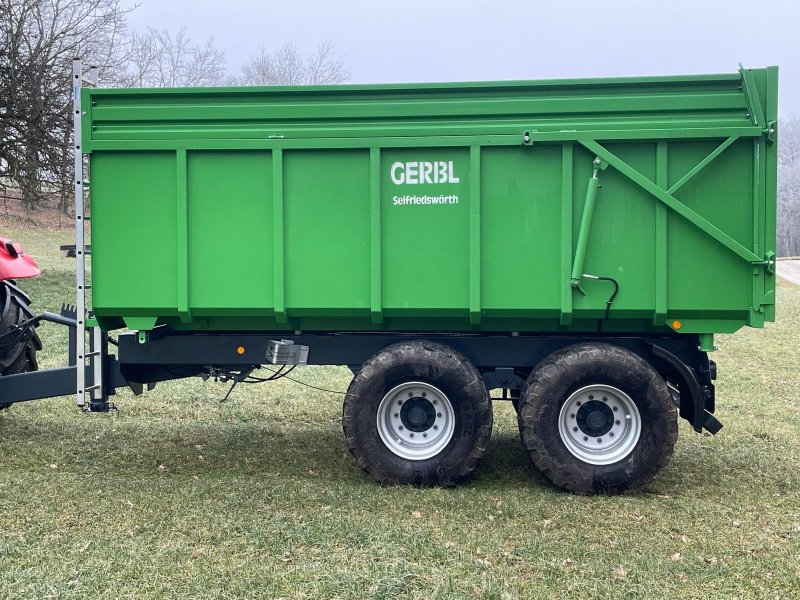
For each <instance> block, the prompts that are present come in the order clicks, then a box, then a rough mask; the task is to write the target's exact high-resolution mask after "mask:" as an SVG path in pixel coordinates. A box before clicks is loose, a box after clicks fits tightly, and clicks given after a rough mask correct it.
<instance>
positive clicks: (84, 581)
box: [0, 230, 800, 599]
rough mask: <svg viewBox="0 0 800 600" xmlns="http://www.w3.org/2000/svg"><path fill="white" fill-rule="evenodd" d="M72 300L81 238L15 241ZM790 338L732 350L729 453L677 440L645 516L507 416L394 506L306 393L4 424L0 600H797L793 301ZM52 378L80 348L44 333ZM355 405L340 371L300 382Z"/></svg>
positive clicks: (212, 396)
mask: <svg viewBox="0 0 800 600" xmlns="http://www.w3.org/2000/svg"><path fill="white" fill-rule="evenodd" d="M4 233H5V234H6V235H11V236H13V237H15V238H16V239H21V240H22V241H23V242H24V243H25V246H26V248H27V249H28V250H29V251H30V252H31V253H32V254H34V255H35V256H36V257H37V258H38V259H39V261H40V263H41V264H42V266H43V267H44V270H43V275H42V277H41V278H40V279H38V280H31V281H26V282H24V283H23V286H24V287H25V288H26V289H28V290H29V291H30V292H31V293H32V295H33V296H34V298H35V301H36V305H35V306H36V308H37V309H40V310H41V309H50V310H56V309H58V307H59V305H60V303H61V302H62V301H63V300H65V299H68V298H69V297H70V292H71V285H72V282H71V269H72V268H73V266H74V260H73V259H65V258H61V257H60V256H59V255H58V245H59V244H61V243H67V242H68V241H69V239H70V234H68V233H67V234H62V233H47V234H44V233H37V232H35V231H21V230H11V231H8V230H6V231H5V232H4ZM778 303H779V306H778V310H779V319H780V321H779V323H777V324H775V325H770V326H768V327H767V328H766V330H745V331H742V332H740V333H738V334H736V335H734V336H724V337H721V338H720V339H719V341H718V345H719V346H720V349H719V351H718V352H716V353H715V356H714V358H715V359H716V360H717V361H718V363H719V373H720V378H719V380H718V387H717V390H718V406H719V408H718V413H717V414H718V416H719V418H720V419H721V420H722V421H723V423H724V424H725V428H724V429H723V430H722V431H721V432H720V434H719V435H717V436H715V437H712V436H709V435H697V434H695V433H694V432H693V431H692V430H691V428H690V427H689V426H688V425H687V424H686V423H684V422H681V438H680V439H679V441H678V446H677V448H676V453H675V457H674V459H673V461H672V462H671V464H670V465H669V466H668V467H667V469H665V470H664V471H663V472H662V474H661V476H660V477H659V479H658V480H657V481H656V482H654V483H653V484H651V485H649V486H647V487H646V488H645V489H644V490H643V491H641V492H640V493H638V494H636V495H631V496H623V497H614V498H604V497H603V498H595V497H589V498H586V497H576V496H571V495H569V494H565V493H562V492H560V491H558V490H556V489H554V488H553V487H552V486H551V485H549V484H548V483H546V482H545V481H544V480H543V479H542V478H541V477H540V476H538V475H537V473H536V472H535V471H534V469H533V468H532V467H531V465H530V464H529V462H528V459H527V456H526V454H525V453H524V451H523V449H522V447H521V445H520V443H519V437H518V433H517V430H516V424H515V419H514V415H513V411H512V409H511V407H510V406H509V405H507V403H502V402H498V403H496V405H495V406H496V408H495V428H494V433H493V436H492V442H491V445H490V450H489V452H488V453H487V456H485V457H484V459H483V461H482V462H481V465H480V467H479V469H478V472H477V475H476V477H474V478H473V479H472V480H470V481H469V482H467V483H465V484H463V485H460V486H458V487H455V488H453V489H447V490H442V489H414V488H405V487H379V486H377V485H376V484H374V483H373V482H372V480H371V479H370V478H369V477H368V476H366V475H364V474H362V473H361V472H360V471H359V470H358V469H357V467H356V465H355V463H354V461H353V460H352V459H351V457H350V455H349V454H348V452H347V450H346V447H345V443H344V440H343V438H342V434H341V429H340V411H341V398H340V397H337V396H335V395H331V394H325V393H322V392H317V391H314V390H311V389H308V388H305V387H302V386H299V385H297V384H294V383H291V382H285V381H281V382H276V383H273V384H264V385H259V386H239V388H237V390H236V391H235V392H234V394H233V397H232V398H231V400H230V401H229V402H227V403H225V404H219V402H218V400H219V399H220V398H221V397H222V396H223V394H224V392H225V390H226V389H227V387H226V386H224V385H221V384H213V383H202V382H200V381H199V380H187V381H183V382H172V383H168V384H160V385H159V386H158V387H157V388H156V389H155V390H154V391H151V392H149V393H147V394H146V395H144V396H141V397H138V398H137V397H134V396H133V395H132V394H130V393H128V392H122V393H120V394H119V396H118V397H117V399H116V401H117V403H118V405H119V407H120V411H119V413H118V414H108V415H85V414H81V413H79V412H78V411H77V409H76V408H75V407H74V406H73V405H72V402H73V400H72V398H62V399H54V400H48V401H43V402H32V403H29V404H27V405H18V406H15V407H12V408H11V409H10V410H9V411H4V412H3V413H2V414H0V597H2V598H26V599H27V598H45V597H47V598H109V599H110V598H187V597H193V598H362V597H374V598H396V597H404V598H463V597H479V598H533V597H562V598H567V597H580V598H593V597H609V596H611V595H612V594H613V595H615V596H618V597H623V598H637V599H638V598H674V597H688V598H708V597H714V598H734V597H735V598H790V597H797V596H796V594H797V593H798V591H797V590H798V581H800V400H799V398H800V382H799V381H800V378H798V374H797V368H798V359H800V350H798V347H797V339H798V328H800V288H798V287H795V286H791V285H789V284H786V283H783V282H782V283H781V286H780V288H779V294H778ZM40 331H41V335H42V339H43V341H44V343H45V348H46V350H45V351H44V352H42V355H41V356H42V360H41V363H42V366H43V367H53V366H57V365H59V364H62V361H63V360H64V345H65V336H64V333H63V331H61V330H60V329H59V328H58V327H57V326H54V325H50V324H46V325H43V326H42V328H41V330H40ZM295 373H299V375H298V377H299V378H301V379H303V380H304V381H307V382H309V383H313V384H316V385H321V386H324V387H329V388H333V389H339V390H344V389H345V388H346V386H347V384H348V382H349V377H350V374H349V371H347V370H346V369H344V368H336V367H330V368H305V369H303V370H300V369H298V370H297V371H295Z"/></svg>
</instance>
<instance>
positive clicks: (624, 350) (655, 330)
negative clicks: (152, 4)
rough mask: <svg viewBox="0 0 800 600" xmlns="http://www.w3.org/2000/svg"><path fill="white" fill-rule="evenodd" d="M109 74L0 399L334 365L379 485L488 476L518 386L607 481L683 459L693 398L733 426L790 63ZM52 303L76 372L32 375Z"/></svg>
mask: <svg viewBox="0 0 800 600" xmlns="http://www.w3.org/2000/svg"><path fill="white" fill-rule="evenodd" d="M94 75H96V70H94V69H89V73H88V77H87V76H86V75H85V74H84V71H83V68H82V65H81V63H80V61H79V60H76V61H75V62H74V63H73V78H74V79H73V84H74V96H73V99H74V111H75V113H74V114H75V131H74V139H75V152H74V154H75V156H74V159H75V198H76V205H75V210H76V214H75V222H76V223H75V224H76V258H77V261H76V262H77V265H76V284H75V286H76V287H75V291H76V299H77V302H76V306H75V307H72V306H66V305H65V306H64V307H63V308H62V311H61V313H60V314H52V313H47V312H45V313H42V314H41V315H35V316H34V315H33V313H32V312H31V311H30V309H29V308H28V306H27V304H28V298H27V297H26V296H25V295H24V293H23V292H22V291H21V290H19V289H18V288H16V287H15V286H14V285H13V283H11V282H8V281H2V280H0V300H2V298H5V299H6V303H5V305H6V307H7V308H8V307H10V309H9V310H8V311H4V313H3V319H2V323H0V400H2V403H0V409H2V408H4V407H7V406H8V405H10V404H13V403H16V402H25V401H29V400H36V399H40V398H47V397H55V396H60V395H64V394H75V398H76V402H77V405H78V406H79V407H81V408H83V409H84V410H88V411H91V412H104V411H108V410H110V409H111V408H112V406H113V403H112V402H111V401H110V398H111V397H112V396H113V395H114V394H115V393H116V390H117V389H119V388H122V387H126V386H127V387H130V388H131V389H132V390H133V391H134V393H137V394H138V393H142V392H143V391H144V390H145V389H151V388H152V386H153V385H155V384H156V383H158V382H161V381H168V380H173V379H182V378H186V377H194V376H200V377H203V378H205V379H208V378H214V379H215V380H218V381H227V382H231V384H232V385H231V388H230V390H229V391H228V394H227V395H226V396H225V398H224V399H227V398H228V397H229V396H230V395H231V392H233V390H234V388H235V386H236V384H237V383H239V382H244V383H264V382H268V381H275V380H277V379H279V378H282V377H285V376H287V375H288V374H290V373H292V374H293V375H292V377H290V378H289V379H290V380H293V381H296V382H298V383H303V381H302V379H294V376H295V374H294V371H293V369H295V368H296V367H297V366H301V365H346V366H348V367H349V368H350V369H351V370H352V371H353V374H354V376H353V379H352V380H351V382H350V386H349V387H348V390H347V392H346V393H344V392H343V395H344V402H343V409H342V428H343V430H344V434H345V439H346V443H347V447H348V449H349V450H350V452H351V453H352V454H353V456H354V457H355V458H356V461H357V463H358V465H359V466H360V467H361V468H362V469H364V470H365V471H366V472H368V473H370V474H371V475H372V476H373V477H374V478H375V479H376V480H377V481H379V482H381V483H399V484H414V485H450V484H452V483H455V482H457V481H460V480H462V479H464V478H466V477H468V476H470V475H471V474H472V473H473V472H474V471H475V468H476V466H477V464H478V461H479V459H480V458H481V456H482V455H483V453H484V452H485V450H486V448H487V447H488V443H489V437H490V435H491V430H492V419H493V417H492V414H493V404H494V403H495V402H496V401H498V400H502V399H507V400H510V401H512V403H513V405H514V408H515V410H516V413H517V417H518V418H517V422H518V425H519V429H520V438H521V440H522V443H523V445H524V446H525V448H526V449H527V451H528V454H529V456H530V458H531V460H532V462H533V464H534V465H535V466H536V467H537V468H538V469H539V471H540V472H541V473H542V474H543V475H544V476H545V477H547V478H548V479H549V480H550V481H552V482H553V483H554V484H555V485H556V486H558V487H560V488H563V489H566V490H570V491H572V492H578V493H604V494H613V493H620V492H624V491H626V490H631V489H635V488H637V487H639V486H641V485H644V484H646V483H647V482H649V481H651V480H652V479H653V477H654V476H655V475H656V474H657V473H658V471H659V470H660V469H661V468H663V467H664V466H665V465H666V464H667V462H668V461H669V458H670V456H671V454H672V452H673V448H674V446H675V443H676V441H677V437H678V416H680V417H682V418H683V419H685V420H686V421H688V422H689V423H690V424H691V426H692V428H693V429H694V430H695V431H697V432H702V431H707V432H709V433H711V434H716V433H717V432H719V431H720V429H721V428H722V423H721V422H720V421H719V420H718V419H717V418H716V416H715V411H716V392H715V386H714V380H715V379H716V375H717V368H716V364H715V363H714V361H712V360H710V359H709V357H708V352H710V351H712V350H713V349H714V334H716V333H730V332H734V331H736V330H737V329H739V328H741V327H743V326H751V327H762V326H763V325H764V323H765V322H767V321H772V320H774V318H775V212H776V195H777V194H776V179H777V177H776V166H777V145H776V143H777V130H778V125H777V97H778V95H777V85H778V70H777V68H776V67H768V68H765V69H752V70H750V69H741V70H740V71H739V72H738V73H734V74H727V75H693V76H678V77H646V78H645V77H637V78H619V79H585V80H560V81H529V82H525V81H523V82H501V83H448V84H419V85H358V86H333V87H286V88H209V89H147V90H145V89H83V90H82V89H81V88H82V82H84V81H86V82H88V83H89V84H90V85H93V84H94V83H95V82H96V79H95V77H94ZM85 154H88V155H89V157H90V159H89V162H90V165H91V187H90V198H91V212H90V214H88V215H87V214H86V213H85V203H84V199H85V197H84V184H85V183H88V182H84V181H83V179H84V170H85V165H84V159H85ZM86 219H91V245H92V252H91V257H90V258H91V282H89V281H87V278H86V275H87V261H88V259H89V257H88V256H86V255H87V254H88V253H87V252H86V251H85V244H84V241H85V234H86V222H85V221H86ZM6 246H8V253H7V256H6V258H5V259H4V260H5V263H6V266H7V267H8V268H11V267H10V265H12V264H13V265H18V264H20V262H19V261H22V260H23V259H25V258H26V257H24V256H23V253H22V250H21V248H19V247H17V246H13V244H12V245H10V244H8V243H6ZM12 246H13V247H12ZM8 277H10V276H8V275H7V277H6V278H8ZM89 289H91V293H90V294H88V295H87V290H89ZM9 299H10V300H9ZM0 304H2V302H0ZM11 309H13V310H11ZM6 313H8V314H6ZM41 321H50V322H52V323H58V324H61V325H65V326H67V327H69V328H70V344H69V347H70V362H69V365H68V366H67V367H63V368H56V369H46V370H43V371H36V360H35V354H36V351H37V350H38V349H39V348H41V344H40V343H39V342H38V338H37V337H36V336H35V328H36V326H37V324H38V323H40V322H41ZM123 327H128V328H129V329H131V330H133V331H129V332H124V331H120V332H117V333H116V334H114V335H113V336H110V335H109V332H110V331H111V330H114V329H118V328H123ZM23 359H24V360H23ZM263 367H266V368H267V369H269V371H267V373H268V374H266V375H263V374H262V375H261V376H259V375H258V374H257V373H259V371H258V369H261V368H263ZM300 377H302V375H301V376H300ZM311 387H316V389H318V390H323V391H326V392H331V391H333V393H337V391H336V390H329V389H327V388H321V387H317V386H311ZM492 390H494V391H496V393H495V394H493V395H491V396H490V392H491V391H492ZM224 399H223V400H224Z"/></svg>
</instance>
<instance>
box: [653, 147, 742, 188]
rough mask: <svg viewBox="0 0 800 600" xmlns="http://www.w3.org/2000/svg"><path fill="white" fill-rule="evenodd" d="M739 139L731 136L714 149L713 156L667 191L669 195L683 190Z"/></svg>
mask: <svg viewBox="0 0 800 600" xmlns="http://www.w3.org/2000/svg"><path fill="white" fill-rule="evenodd" d="M738 139H739V136H738V135H736V136H731V137H729V138H728V139H727V140H725V141H724V142H722V143H721V144H720V145H719V146H717V147H716V148H715V149H714V151H713V152H711V154H709V155H708V156H706V157H705V158H704V159H703V160H701V161H700V162H699V163H697V165H696V166H695V167H694V169H692V170H691V171H689V172H688V173H687V174H686V175H684V176H683V177H681V178H680V180H679V181H678V182H677V183H676V184H675V185H673V186H672V187H671V188H669V189H668V190H667V193H668V194H669V195H672V194H674V193H675V192H677V191H678V190H679V189H681V188H682V187H683V186H684V185H686V184H687V183H688V182H689V180H690V179H691V178H692V177H694V176H695V175H697V174H698V173H699V172H700V171H702V170H703V169H705V168H706V167H707V166H708V164H709V163H710V162H711V161H712V160H714V159H715V158H717V157H718V156H719V155H720V154H722V153H723V152H725V150H727V149H728V147H729V146H730V145H731V144H732V143H733V142H735V141H736V140H738Z"/></svg>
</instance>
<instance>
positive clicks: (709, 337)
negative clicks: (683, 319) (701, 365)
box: [697, 333, 717, 352]
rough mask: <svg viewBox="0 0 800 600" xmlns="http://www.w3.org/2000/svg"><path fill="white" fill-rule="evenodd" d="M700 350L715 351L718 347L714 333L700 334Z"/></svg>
mask: <svg viewBox="0 0 800 600" xmlns="http://www.w3.org/2000/svg"><path fill="white" fill-rule="evenodd" d="M697 348H698V350H700V351H701V352H714V350H716V349H717V347H716V346H715V345H714V334H713V333H701V334H699V336H698V346H697Z"/></svg>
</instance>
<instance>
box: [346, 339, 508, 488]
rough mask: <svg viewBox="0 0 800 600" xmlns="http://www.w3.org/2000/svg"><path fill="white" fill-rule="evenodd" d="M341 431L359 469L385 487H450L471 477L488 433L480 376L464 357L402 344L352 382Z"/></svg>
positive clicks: (437, 347) (441, 348)
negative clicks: (409, 485) (393, 485)
mask: <svg viewBox="0 0 800 600" xmlns="http://www.w3.org/2000/svg"><path fill="white" fill-rule="evenodd" d="M342 428H343V429H344V434H345V437H346V439H347V446H348V448H349V449H350V452H351V453H352V454H353V456H355V458H356V460H357V461H358V465H359V466H360V467H361V468H362V469H364V470H365V471H366V472H367V473H369V474H370V475H372V477H374V478H375V480H376V481H378V482H379V483H383V484H411V485H419V486H432V485H439V486H448V485H451V484H453V483H455V482H457V481H459V480H461V479H463V478H465V477H467V476H468V475H470V473H472V472H473V471H474V470H475V467H476V466H477V464H478V461H479V460H480V458H481V456H483V453H484V452H485V451H486V446H487V444H488V443H489V436H490V435H491V432H492V405H491V401H490V399H489V394H488V392H487V390H486V386H485V384H484V380H483V377H482V376H481V374H480V373H479V372H478V370H477V369H476V368H475V367H474V366H473V365H472V363H470V362H469V361H468V360H467V359H466V358H464V356H463V355H461V354H460V353H458V352H456V351H455V350H453V349H452V348H450V347H448V346H445V345H443V344H439V343H436V342H429V341H420V340H414V341H404V342H399V343H396V344H393V345H391V346H387V347H386V348H384V349H383V350H380V351H379V352H378V353H377V354H375V355H374V356H372V357H371V358H370V359H369V360H367V362H365V363H364V365H363V366H362V367H361V369H360V370H359V371H358V373H357V374H356V375H355V377H354V378H353V381H352V382H351V383H350V388H349V389H348V391H347V395H346V397H345V401H344V409H343V414H342Z"/></svg>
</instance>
